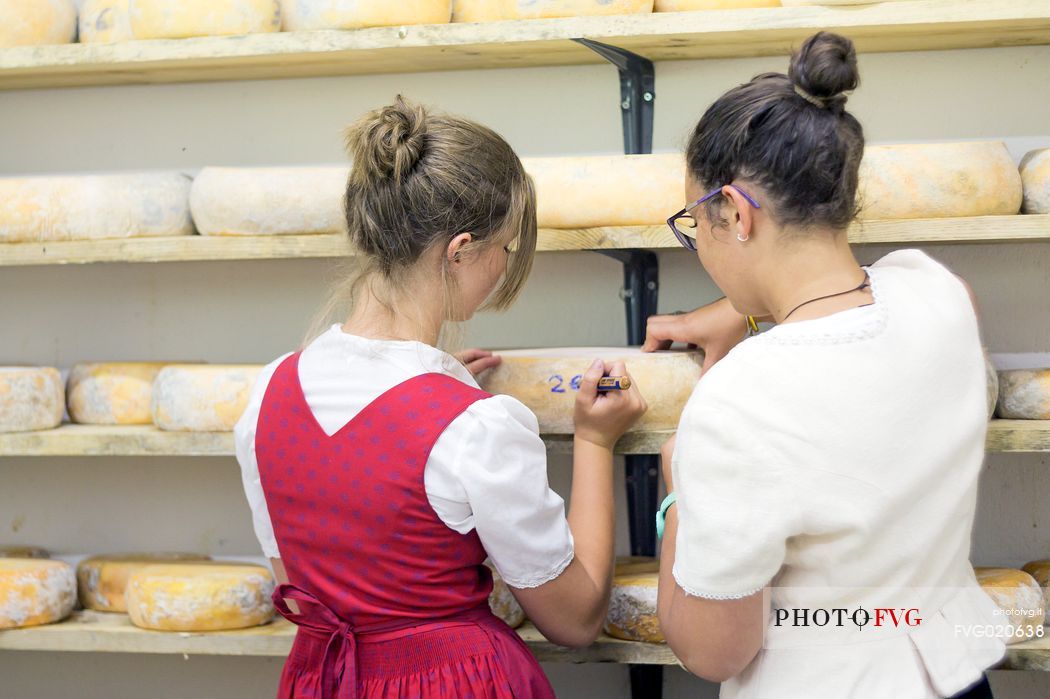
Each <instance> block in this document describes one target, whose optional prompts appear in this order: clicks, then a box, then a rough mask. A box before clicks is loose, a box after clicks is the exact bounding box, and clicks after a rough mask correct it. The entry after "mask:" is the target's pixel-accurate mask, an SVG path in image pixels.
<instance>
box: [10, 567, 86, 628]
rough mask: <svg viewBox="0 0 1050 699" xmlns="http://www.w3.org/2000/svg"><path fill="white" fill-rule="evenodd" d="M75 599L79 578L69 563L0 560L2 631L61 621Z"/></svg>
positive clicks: (69, 610) (68, 612) (70, 610)
mask: <svg viewBox="0 0 1050 699" xmlns="http://www.w3.org/2000/svg"><path fill="white" fill-rule="evenodd" d="M76 599H77V578H76V574H75V573H74V572H73V567H72V566H71V565H69V564H68V563H63V562H62V561H49V560H39V559H29V558H0V629H13V628H20V627H23V626H39V625H40V624H52V623H54V622H56V621H61V620H62V619H65V618H66V617H67V616H69V615H70V614H71V613H72V611H73V604H74V603H75V602H76Z"/></svg>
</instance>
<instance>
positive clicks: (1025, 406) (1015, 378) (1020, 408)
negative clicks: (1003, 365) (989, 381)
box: [997, 369, 1050, 420]
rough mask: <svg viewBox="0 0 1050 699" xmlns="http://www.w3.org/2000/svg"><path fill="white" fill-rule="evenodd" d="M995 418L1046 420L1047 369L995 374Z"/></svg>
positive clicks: (1049, 410)
mask: <svg viewBox="0 0 1050 699" xmlns="http://www.w3.org/2000/svg"><path fill="white" fill-rule="evenodd" d="M997 413H998V415H999V417H1003V418H1009V419H1012V420H1050V369H1012V370H1009V371H1000V372H999V407H998V408H997Z"/></svg>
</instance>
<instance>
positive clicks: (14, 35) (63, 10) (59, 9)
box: [0, 0, 77, 48]
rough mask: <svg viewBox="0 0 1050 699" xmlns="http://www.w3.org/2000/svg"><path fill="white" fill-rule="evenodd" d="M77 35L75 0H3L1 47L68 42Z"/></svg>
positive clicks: (0, 21) (1, 2) (0, 4)
mask: <svg viewBox="0 0 1050 699" xmlns="http://www.w3.org/2000/svg"><path fill="white" fill-rule="evenodd" d="M76 36H77V8H76V5H74V4H73V0H0V48H10V47H13V46H39V45H43V44H69V43H72V42H73V41H75V40H76Z"/></svg>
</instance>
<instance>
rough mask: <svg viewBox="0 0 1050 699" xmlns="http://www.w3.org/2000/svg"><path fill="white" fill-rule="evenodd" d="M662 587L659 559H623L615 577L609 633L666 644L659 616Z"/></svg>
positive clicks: (606, 624) (607, 630)
mask: <svg viewBox="0 0 1050 699" xmlns="http://www.w3.org/2000/svg"><path fill="white" fill-rule="evenodd" d="M659 586H660V564H659V562H658V561H656V560H655V559H644V558H632V559H628V560H626V561H625V560H622V559H621V560H619V561H618V562H617V566H616V574H615V575H614V576H613V585H612V593H611V595H610V597H609V612H608V614H607V615H606V617H605V625H604V629H605V633H607V634H609V635H610V636H612V637H614V638H622V639H624V640H627V641H642V642H645V643H663V642H664V635H663V631H662V630H661V629H660V620H659V619H658V617H657V614H656V594H657V590H658V589H659Z"/></svg>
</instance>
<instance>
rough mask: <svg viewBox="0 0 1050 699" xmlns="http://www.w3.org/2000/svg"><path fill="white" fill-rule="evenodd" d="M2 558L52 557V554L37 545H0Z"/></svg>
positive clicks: (0, 556)
mask: <svg viewBox="0 0 1050 699" xmlns="http://www.w3.org/2000/svg"><path fill="white" fill-rule="evenodd" d="M0 558H51V554H49V553H48V552H47V551H46V550H45V549H42V548H38V547H36V546H0Z"/></svg>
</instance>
